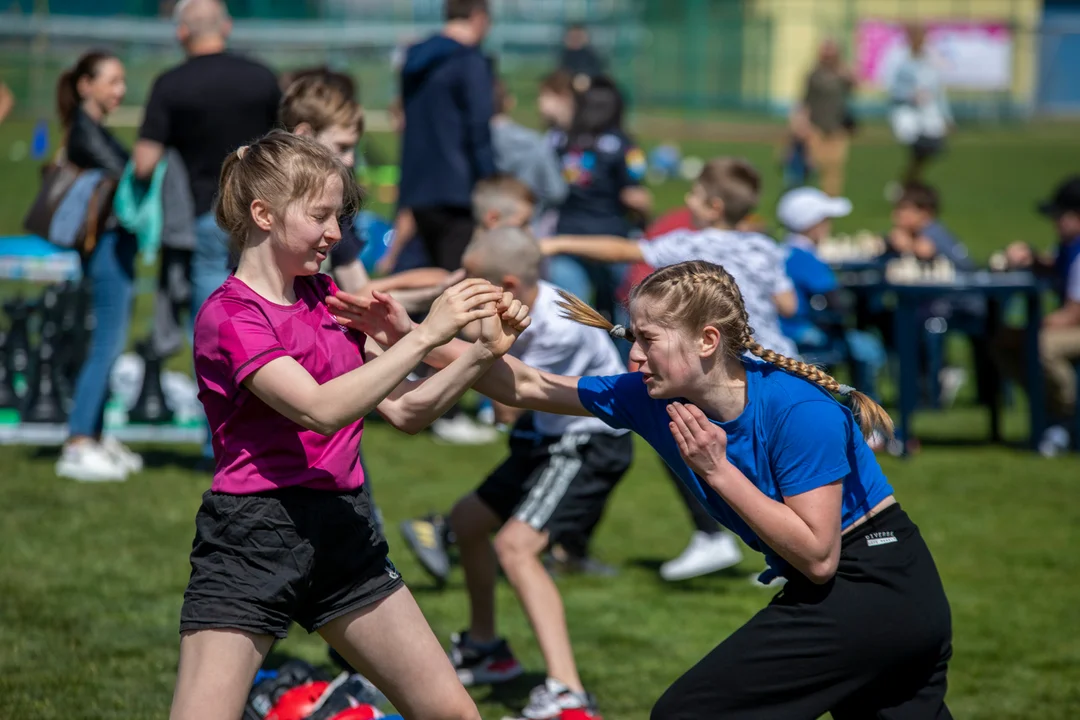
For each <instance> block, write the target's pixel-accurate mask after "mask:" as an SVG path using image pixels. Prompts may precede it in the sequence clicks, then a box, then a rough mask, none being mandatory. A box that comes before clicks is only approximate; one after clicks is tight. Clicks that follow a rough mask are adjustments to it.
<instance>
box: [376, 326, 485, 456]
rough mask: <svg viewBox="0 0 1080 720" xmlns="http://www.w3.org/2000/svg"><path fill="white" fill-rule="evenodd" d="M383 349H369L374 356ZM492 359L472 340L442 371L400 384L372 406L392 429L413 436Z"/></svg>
mask: <svg viewBox="0 0 1080 720" xmlns="http://www.w3.org/2000/svg"><path fill="white" fill-rule="evenodd" d="M373 345H374V343H373ZM394 347H397V345H395V346H394ZM391 350H393V348H391ZM383 352H384V351H383V350H382V348H381V347H380V346H378V345H375V347H374V348H372V354H374V355H382V354H383ZM493 362H495V355H494V354H492V352H491V351H490V350H488V349H487V348H485V347H484V346H483V345H482V344H481V343H480V342H475V343H472V344H470V346H469V348H468V349H467V350H466V351H465V352H463V353H462V354H461V355H460V356H458V358H457V359H456V360H454V361H453V362H452V363H450V364H449V365H447V366H446V368H445V369H444V370H440V371H439V372H437V373H435V374H434V375H432V376H431V377H429V378H425V379H423V380H414V381H408V380H407V381H405V382H403V383H401V384H400V385H399V386H398V387H397V388H396V389H395V390H394V392H392V393H390V395H389V396H387V398H386V399H385V400H383V401H382V402H381V403H379V405H378V407H377V408H376V409H377V410H378V411H379V414H380V415H382V416H383V417H384V418H385V419H386V421H387V422H388V423H390V424H391V425H393V426H394V427H395V428H397V429H398V430H401V431H402V432H405V433H408V434H410V435H415V434H416V433H418V432H420V431H421V430H423V429H424V428H426V427H427V426H429V425H430V424H431V423H433V422H434V421H435V420H437V419H438V418H440V417H442V415H443V414H444V413H445V412H446V411H447V410H449V409H450V408H451V407H452V406H453V405H454V403H456V402H457V401H458V400H459V399H460V398H461V396H462V395H463V394H464V393H465V391H466V390H468V389H469V388H470V387H472V385H473V383H475V382H476V381H477V379H479V378H480V376H481V375H483V374H484V373H485V372H487V371H488V369H489V368H490V367H491V364H492V363H493ZM410 367H411V366H410Z"/></svg>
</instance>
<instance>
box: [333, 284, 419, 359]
mask: <svg viewBox="0 0 1080 720" xmlns="http://www.w3.org/2000/svg"><path fill="white" fill-rule="evenodd" d="M326 306H327V307H328V308H329V309H330V312H331V313H332V314H333V316H334V319H335V320H337V321H338V322H339V323H341V324H342V325H344V326H345V327H347V328H351V329H353V330H359V331H360V332H362V333H364V334H365V335H367V336H368V337H369V338H371V339H372V340H374V341H375V342H377V343H379V344H380V345H382V346H384V347H389V346H391V345H393V344H395V343H396V342H397V341H398V340H400V339H401V338H403V337H405V334H406V333H408V332H409V331H411V330H412V329H413V321H412V320H411V319H410V318H409V314H408V313H407V312H405V308H403V307H402V306H401V303H399V302H398V301H397V300H395V299H394V298H392V297H391V296H390V295H388V294H386V293H383V292H378V291H375V292H371V293H360V294H359V295H353V294H350V293H346V292H341V291H338V293H337V294H335V295H331V296H330V297H328V298H326Z"/></svg>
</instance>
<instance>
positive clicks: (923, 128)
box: [887, 24, 954, 201]
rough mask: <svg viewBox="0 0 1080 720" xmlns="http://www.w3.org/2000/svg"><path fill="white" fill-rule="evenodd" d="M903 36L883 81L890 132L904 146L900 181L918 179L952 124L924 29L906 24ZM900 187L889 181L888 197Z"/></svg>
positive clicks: (897, 192) (950, 110) (946, 99)
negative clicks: (903, 46)
mask: <svg viewBox="0 0 1080 720" xmlns="http://www.w3.org/2000/svg"><path fill="white" fill-rule="evenodd" d="M907 39H908V53H907V54H906V55H905V56H904V57H903V59H901V60H900V61H899V63H898V64H897V66H896V67H895V68H893V69H892V70H891V72H890V73H889V75H888V81H887V82H888V89H889V99H890V102H891V103H892V109H891V110H890V113H889V122H890V124H891V125H892V131H893V135H894V136H895V137H896V139H897V140H898V141H899V142H900V144H902V145H904V146H905V147H906V148H907V149H908V163H907V166H906V167H905V168H904V171H903V174H902V175H901V180H900V182H901V184H909V183H913V182H918V181H920V180H922V175H923V170H924V169H925V168H926V164H927V163H928V162H929V161H930V160H931V159H933V158H935V157H937V156H938V155H940V154H941V153H942V152H943V151H944V149H945V138H946V137H947V136H948V134H949V131H950V129H951V128H952V127H953V124H954V120H953V115H952V108H951V106H950V105H949V98H948V95H947V94H946V92H945V83H944V81H943V80H942V78H941V72H940V71H939V70H938V68H937V66H936V65H935V64H934V60H933V58H932V57H931V55H930V52H929V48H928V47H927V45H926V29H925V28H924V27H922V26H921V25H914V24H913V25H909V26H908V28H907ZM901 190H902V187H901V186H900V185H897V184H895V183H892V184H890V186H889V188H888V189H887V194H888V196H889V199H890V200H892V201H895V200H896V198H897V196H898V195H899V193H900V191H901Z"/></svg>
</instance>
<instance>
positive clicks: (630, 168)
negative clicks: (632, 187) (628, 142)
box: [626, 147, 649, 180]
mask: <svg viewBox="0 0 1080 720" xmlns="http://www.w3.org/2000/svg"><path fill="white" fill-rule="evenodd" d="M648 169H649V163H648V161H647V160H646V159H645V153H644V152H642V151H641V148H636V147H635V148H630V150H629V152H627V153H626V170H627V172H629V173H630V177H632V178H633V179H634V180H641V179H642V178H644V177H645V172H646V171H647V170H648Z"/></svg>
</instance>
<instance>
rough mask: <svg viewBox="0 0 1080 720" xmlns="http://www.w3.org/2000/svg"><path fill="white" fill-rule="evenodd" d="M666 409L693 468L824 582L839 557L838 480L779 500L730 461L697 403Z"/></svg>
mask: <svg viewBox="0 0 1080 720" xmlns="http://www.w3.org/2000/svg"><path fill="white" fill-rule="evenodd" d="M668 414H669V416H670V417H671V423H670V428H671V434H672V436H673V437H674V438H675V442H676V443H677V444H678V446H679V452H680V453H681V454H682V456H683V458H684V459H685V460H686V462H687V464H688V465H689V466H690V467H691V468H692V469H693V470H694V472H695V473H697V475H698V476H699V477H700V478H702V479H703V480H704V481H705V482H706V484H708V485H709V487H711V488H712V489H713V490H715V491H716V492H717V493H718V494H719V495H720V497H722V498H723V499H724V502H726V503H727V504H728V505H730V506H731V508H732V509H733V510H734V511H735V512H737V513H738V514H739V517H741V518H742V519H743V520H745V521H746V524H747V525H749V526H750V529H752V530H753V531H754V533H755V534H756V535H757V536H758V537H759V538H761V540H762V541H763V542H764V543H765V544H766V545H768V546H769V547H770V548H771V549H772V550H774V551H775V552H776V553H777V554H778V555H780V557H782V558H784V559H785V560H787V561H788V562H789V563H791V565H792V566H793V567H794V568H795V569H796V570H798V571H799V572H801V573H802V574H803V575H805V576H806V577H807V578H809V579H810V580H811V581H812V582H815V583H818V584H824V583H826V582H828V581H829V580H830V579H831V578H832V577H833V575H835V574H836V568H837V565H838V564H839V562H840V519H841V518H840V511H841V504H842V503H841V501H842V496H843V485H842V483H841V481H840V480H839V479H838V480H836V481H835V482H831V483H828V484H827V485H822V486H820V487H817V488H814V489H812V490H809V491H807V492H803V493H799V494H796V495H791V496H785V497H784V502H777V501H776V500H773V499H772V498H770V497H768V496H767V495H765V494H764V493H763V492H761V490H759V489H758V488H757V486H756V485H754V484H753V483H752V482H750V480H749V479H748V478H747V477H746V476H745V475H744V474H743V473H742V471H741V470H739V469H738V468H737V467H735V466H734V465H732V464H731V462H730V461H729V460H728V457H727V435H726V433H725V432H724V430H723V429H722V428H720V427H718V426H716V425H713V424H712V423H711V422H709V419H708V418H707V417H705V414H704V413H703V412H701V410H700V409H699V408H697V407H694V406H693V405H684V404H682V403H679V402H673V403H671V404H670V405H669V406H668Z"/></svg>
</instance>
